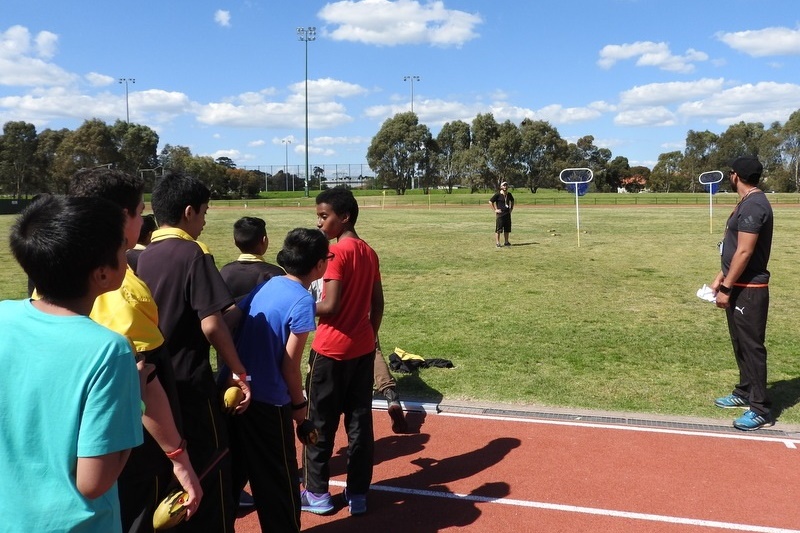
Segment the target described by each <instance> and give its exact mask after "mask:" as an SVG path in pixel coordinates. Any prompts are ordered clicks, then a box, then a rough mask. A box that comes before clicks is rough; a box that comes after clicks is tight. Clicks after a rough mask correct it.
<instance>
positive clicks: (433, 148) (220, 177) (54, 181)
mask: <svg viewBox="0 0 800 533" xmlns="http://www.w3.org/2000/svg"><path fill="white" fill-rule="evenodd" d="M158 145H159V137H158V134H157V133H156V132H155V131H153V130H152V129H151V128H149V127H148V126H144V125H141V124H130V123H128V122H125V121H122V120H117V121H116V122H115V123H114V124H113V125H108V124H106V123H105V122H103V121H102V120H99V119H91V120H87V121H85V122H84V123H83V124H82V125H81V126H80V127H78V128H77V129H76V130H69V129H60V130H53V129H45V130H43V131H41V132H38V133H37V131H36V127H35V126H34V125H33V124H30V123H27V122H21V121H18V122H7V123H6V124H5V125H4V126H3V132H2V135H0V195H4V196H11V197H16V198H19V197H26V196H30V195H33V194H36V193H40V192H52V193H63V192H66V184H67V183H68V180H69V177H70V176H71V175H72V174H73V173H74V172H75V171H77V170H79V169H81V168H93V167H98V166H104V165H110V166H113V167H114V168H119V169H122V170H127V171H129V172H136V173H140V174H141V175H142V176H143V177H144V179H145V182H146V186H147V190H150V189H151V187H152V184H153V183H154V180H156V179H157V177H158V176H160V175H162V174H163V173H164V172H167V171H183V172H187V173H191V174H193V175H195V176H197V177H199V178H200V179H202V180H203V181H204V183H206V184H207V185H208V186H209V188H210V189H211V190H212V193H213V194H214V197H215V198H252V197H256V196H258V195H259V193H260V191H261V190H269V191H279V190H295V189H297V190H302V189H303V188H304V186H305V183H304V182H303V179H302V177H300V176H297V175H291V174H290V175H286V174H284V171H283V170H281V171H278V172H277V173H275V174H268V173H265V172H262V171H261V170H252V169H250V170H248V169H239V168H237V167H236V163H235V162H234V161H232V160H231V159H230V158H226V157H221V158H217V159H213V158H211V157H208V156H197V155H193V154H192V153H191V150H190V149H189V148H188V147H185V146H178V145H170V144H166V145H165V146H164V148H163V149H162V150H161V152H158ZM740 155H756V156H758V158H759V159H760V160H761V161H762V162H763V163H764V178H765V186H766V187H767V188H768V189H770V190H775V191H777V192H797V191H800V176H799V175H798V163H799V162H800V110H797V111H795V112H794V113H792V114H791V116H790V117H789V118H788V119H787V121H786V122H785V123H784V124H783V125H781V124H780V123H779V122H774V123H772V124H770V125H769V126H768V127H766V126H765V125H764V124H761V123H758V122H748V123H746V122H739V123H737V124H732V125H731V126H729V127H728V128H727V129H726V130H725V131H724V132H723V133H721V134H717V133H713V132H711V131H708V130H705V131H693V130H689V132H688V133H687V134H686V148H685V149H684V150H683V151H671V152H666V153H662V154H660V155H659V156H658V162H657V163H656V164H655V166H654V167H653V169H652V170H651V169H649V168H648V167H645V166H633V167H632V166H630V164H629V162H628V159H627V158H626V157H623V156H616V157H613V155H612V152H611V150H609V149H608V148H599V147H597V146H596V145H595V144H594V137H593V136H592V135H586V136H584V137H581V138H580V139H578V140H577V141H576V142H574V143H572V142H567V141H566V140H565V139H563V138H562V137H561V135H560V134H559V132H558V130H557V129H556V128H555V127H553V126H552V125H551V124H550V123H548V122H546V121H543V120H531V119H524V120H523V121H522V122H520V123H519V124H515V123H513V122H511V121H510V120H506V121H505V122H502V123H499V122H497V121H496V120H495V118H494V116H493V115H492V114H491V113H487V114H479V115H478V116H476V117H475V119H473V121H472V123H471V124H468V123H466V122H464V121H460V120H457V121H453V122H448V123H446V124H444V126H442V128H441V130H440V131H439V134H438V135H437V136H436V137H433V135H432V134H431V131H430V129H429V128H428V126H426V125H425V124H421V123H420V122H419V119H418V117H417V115H416V114H414V113H413V112H409V113H399V114H397V115H395V116H394V117H391V118H389V119H387V120H386V121H385V122H384V123H383V125H382V126H381V128H380V130H379V131H378V132H377V134H376V135H375V136H374V137H373V139H372V142H371V143H370V146H369V148H368V150H367V163H368V164H369V166H370V167H371V169H372V170H373V171H374V172H375V173H376V176H375V179H374V180H367V181H368V182H369V183H368V186H370V187H378V188H388V189H393V190H395V191H396V192H397V194H404V193H405V191H406V190H407V189H409V188H416V189H425V190H428V189H430V188H438V187H443V188H445V189H447V190H448V191H452V189H453V188H454V187H469V188H470V189H471V190H473V191H476V190H481V189H493V188H495V187H496V186H497V184H498V183H499V182H500V181H502V180H506V181H508V182H509V183H511V184H512V185H513V186H515V187H526V188H529V189H530V190H531V191H532V192H534V193H535V192H536V191H537V189H539V188H540V187H545V188H559V187H561V183H560V182H559V181H558V173H559V171H560V170H561V169H564V168H575V167H582V168H590V169H592V171H593V173H594V181H593V182H592V184H591V187H592V189H591V190H596V191H600V192H613V191H616V190H618V189H619V188H625V189H626V190H629V191H631V192H635V191H638V190H641V189H643V188H648V189H649V190H651V191H654V192H681V191H690V192H694V191H695V190H696V189H697V188H698V187H699V185H698V184H697V179H696V178H697V176H698V175H699V174H700V173H702V172H705V171H708V170H727V166H728V164H729V162H730V161H731V160H732V159H733V158H735V157H738V156H740ZM612 157H613V159H612ZM325 182H326V179H325V172H324V169H321V168H319V167H315V168H314V169H313V172H312V173H311V176H310V179H309V184H308V185H309V188H310V189H312V190H313V189H317V188H321V187H325ZM320 186H321V187H320Z"/></svg>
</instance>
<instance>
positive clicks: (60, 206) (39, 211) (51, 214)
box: [9, 195, 125, 301]
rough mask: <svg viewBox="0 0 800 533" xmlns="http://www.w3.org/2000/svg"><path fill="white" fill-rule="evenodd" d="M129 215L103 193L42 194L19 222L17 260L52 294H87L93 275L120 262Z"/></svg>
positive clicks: (14, 236) (55, 297)
mask: <svg viewBox="0 0 800 533" xmlns="http://www.w3.org/2000/svg"><path fill="white" fill-rule="evenodd" d="M124 231H125V215H124V214H123V213H122V210H121V209H120V208H119V206H118V205H117V204H115V203H113V202H110V201H108V200H106V199H104V198H100V197H97V196H88V197H72V196H51V195H42V197H41V198H39V199H38V200H36V201H35V202H33V203H32V204H30V205H29V206H28V207H27V208H26V209H25V210H24V211H23V212H22V213H21V214H20V215H19V217H17V220H16V221H15V222H14V225H13V226H12V228H11V236H10V238H9V243H10V246H11V252H12V253H13V254H14V257H15V258H16V260H17V262H18V263H19V264H20V266H21V267H22V269H23V270H24V271H25V273H26V274H27V275H28V277H29V278H30V279H31V281H33V284H34V285H35V287H36V290H37V292H38V293H39V294H40V295H41V296H42V297H43V298H46V299H48V300H52V301H65V300H74V299H77V298H82V297H84V296H86V295H87V293H88V291H89V275H90V274H91V273H92V271H94V270H95V269H97V268H99V267H103V266H109V267H111V268H117V267H119V261H118V258H119V256H118V254H119V249H120V247H121V246H122V243H123V241H124V240H125V234H124Z"/></svg>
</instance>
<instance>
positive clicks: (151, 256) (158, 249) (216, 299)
mask: <svg viewBox="0 0 800 533" xmlns="http://www.w3.org/2000/svg"><path fill="white" fill-rule="evenodd" d="M173 231H174V230H173ZM159 233H160V232H159V231H157V232H156V233H154V234H153V242H151V243H150V244H149V245H148V246H147V248H146V249H145V250H144V251H143V252H142V254H141V255H140V256H139V262H138V268H137V272H138V275H139V277H140V278H141V279H142V280H144V282H145V283H147V285H148V286H149V287H150V291H151V292H152V293H153V298H154V299H155V301H156V304H157V305H158V317H159V319H158V321H159V326H160V328H161V331H162V333H163V334H164V338H165V341H166V345H167V347H168V349H169V351H170V355H171V357H172V361H173V366H174V368H175V379H176V381H177V382H178V384H179V385H180V383H181V382H184V383H186V382H188V383H189V384H191V385H192V386H193V388H196V390H202V391H205V392H206V393H207V394H212V395H215V394H216V392H215V387H214V376H213V372H212V369H211V364H210V361H209V347H210V345H209V343H208V340H207V339H206V336H205V335H204V334H203V331H202V329H201V328H200V321H201V320H202V319H204V318H206V317H208V316H210V315H212V314H214V313H216V312H217V311H222V310H224V309H226V308H228V307H229V306H231V305H233V303H234V301H233V297H232V296H231V293H230V291H229V290H228V287H227V285H225V282H224V281H223V280H222V277H221V276H220V274H219V271H218V270H217V267H216V265H215V264H214V257H213V256H212V255H211V254H210V253H206V252H205V250H204V248H203V247H201V245H200V244H199V243H197V242H196V241H193V240H187V239H184V238H179V237H176V236H171V235H168V236H166V238H161V239H158V238H157V236H158V234H159Z"/></svg>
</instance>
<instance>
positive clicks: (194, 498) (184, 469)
mask: <svg viewBox="0 0 800 533" xmlns="http://www.w3.org/2000/svg"><path fill="white" fill-rule="evenodd" d="M171 461H172V473H173V474H174V475H175V479H177V480H178V483H180V484H181V487H183V490H185V491H186V493H187V494H188V495H189V499H188V500H187V501H186V520H189V519H190V518H191V517H192V515H194V513H196V512H197V508H198V507H199V506H200V500H202V499H203V487H202V486H201V485H200V481H199V480H198V479H197V474H196V473H195V471H194V468H192V463H190V462H189V454H188V453H187V452H183V453H182V454H180V455H179V456H178V457H176V458H175V459H172V460H171Z"/></svg>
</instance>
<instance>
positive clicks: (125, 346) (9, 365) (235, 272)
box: [0, 168, 405, 533]
mask: <svg viewBox="0 0 800 533" xmlns="http://www.w3.org/2000/svg"><path fill="white" fill-rule="evenodd" d="M143 192H144V184H143V181H142V180H141V178H139V177H138V176H135V175H132V174H128V173H125V172H122V171H117V170H111V169H106V168H102V169H91V170H83V171H79V172H78V173H76V174H75V175H74V176H73V177H72V179H71V181H70V184H69V195H68V196H52V195H43V196H42V197H40V198H38V199H37V200H35V201H34V202H33V203H32V204H31V205H30V206H29V207H27V208H26V209H25V210H24V211H23V213H22V214H21V215H20V216H19V217H18V218H17V220H16V222H15V224H14V225H13V227H12V229H11V235H10V245H11V250H12V253H13V254H14V257H15V258H16V260H17V261H18V262H19V263H20V265H21V266H22V268H23V270H24V271H25V272H26V274H27V275H28V277H29V281H30V284H29V285H32V286H33V287H35V291H34V294H33V295H32V297H31V298H28V299H24V300H20V301H3V302H0V324H3V335H1V336H0V365H2V367H3V369H4V372H3V374H2V376H3V377H2V378H0V380H1V381H0V420H2V426H3V437H2V439H0V475H2V477H3V482H2V483H0V516H3V517H4V521H7V523H8V524H9V525H10V527H12V528H14V529H13V530H17V531H97V532H104V533H106V532H118V531H125V532H134V531H136V532H139V531H152V528H153V525H152V517H153V512H154V510H155V508H156V506H157V505H158V503H159V501H160V500H161V499H162V498H164V496H165V495H166V494H167V493H169V492H170V491H171V490H172V489H174V488H176V487H179V488H181V489H182V490H184V491H185V492H186V493H187V497H186V500H185V502H184V504H185V507H186V519H185V520H184V521H183V522H181V523H180V524H179V525H178V526H176V527H175V531H208V532H214V533H220V532H226V531H233V530H234V522H235V519H236V508H237V505H238V501H239V495H240V494H241V491H242V490H243V489H244V488H245V485H246V484H247V483H248V481H249V483H250V490H251V492H252V496H253V500H254V505H255V507H256V511H257V514H258V518H259V521H260V523H261V526H262V529H264V530H271V531H272V530H274V531H299V530H300V512H301V510H302V511H308V512H313V513H319V514H324V513H328V512H331V511H333V510H334V509H335V505H334V503H333V499H332V497H331V494H330V491H329V477H330V470H329V466H328V463H329V460H330V458H331V456H332V453H333V444H334V438H335V434H336V430H337V428H338V425H339V422H340V418H341V417H342V415H343V416H344V424H345V429H346V432H347V437H348V462H347V484H346V489H345V491H344V493H343V496H344V502H343V503H344V504H346V505H347V506H348V507H349V510H350V513H351V514H353V515H357V514H363V513H365V512H366V509H367V508H366V496H367V491H368V488H369V485H370V482H371V478H372V464H373V447H374V437H373V426H372V412H371V410H372V390H373V382H376V380H377V377H378V376H379V375H380V376H382V377H381V382H380V385H379V387H378V389H379V390H380V391H381V392H382V393H383V394H384V395H385V397H386V399H387V402H388V407H389V409H388V411H389V414H390V416H391V417H392V420H393V429H394V430H395V431H396V432H402V431H404V430H405V426H404V425H405V419H404V417H403V413H402V407H401V406H400V403H399V398H398V397H397V394H396V391H395V387H394V386H395V383H394V382H393V380H392V379H391V377H390V376H389V378H388V379H387V378H386V375H387V374H388V370H384V369H385V367H386V364H385V361H383V357H382V356H381V355H380V352H378V355H379V357H377V358H376V348H377V339H378V331H379V328H380V325H381V320H382V317H383V308H384V300H383V290H382V285H381V275H380V267H379V260H378V256H377V254H376V253H375V252H374V250H373V249H372V248H371V247H370V246H369V245H367V244H366V242H364V241H363V240H361V239H360V238H359V237H358V235H357V233H356V231H355V224H356V221H357V219H358V204H357V202H356V200H355V198H354V197H353V195H352V193H351V192H350V191H348V190H346V189H340V188H337V189H330V190H326V191H323V192H321V193H320V194H319V195H318V196H317V199H316V210H317V228H316V229H308V228H297V229H294V230H292V231H290V232H289V233H288V234H287V236H286V238H285V240H284V242H283V246H282V249H281V250H280V251H279V252H278V254H277V262H278V264H279V265H280V267H277V266H275V265H269V264H268V263H266V262H265V261H264V260H263V255H264V253H265V252H266V249H267V246H268V240H267V236H266V228H265V224H264V222H263V220H261V219H257V218H254V217H245V218H243V219H241V220H240V221H238V222H237V223H236V225H235V227H234V240H235V242H236V244H237V246H238V247H239V248H240V250H241V252H242V255H241V256H240V257H239V258H238V260H237V261H235V262H233V263H231V264H229V265H226V266H225V267H224V268H223V269H222V273H221V271H220V270H218V269H217V267H216V265H215V262H214V258H213V256H212V255H211V254H210V252H209V250H208V248H207V247H206V246H205V245H204V244H203V243H201V242H200V241H198V240H197V239H198V237H199V236H200V234H201V232H202V230H203V227H204V225H205V219H206V212H207V210H208V206H209V201H210V191H209V189H208V188H207V187H206V186H205V185H203V184H202V182H200V181H199V180H197V179H195V178H193V177H191V176H187V175H183V174H179V173H176V174H170V175H166V176H164V177H163V178H161V179H160V180H159V181H158V182H157V183H156V185H155V187H154V190H153V194H152V210H153V215H154V218H155V220H156V221H157V222H158V227H157V228H156V227H155V223H154V221H149V223H150V224H152V226H147V225H146V223H145V220H146V219H143V217H142V212H143V210H144V202H143ZM331 240H335V242H333V243H330V242H329V241H331ZM134 243H138V244H137V246H135V247H134V246H133V244H134ZM132 267H134V268H132ZM318 280H322V281H321V286H322V290H321V295H315V296H316V298H318V300H317V299H316V298H315V296H312V294H311V293H310V292H309V287H310V286H311V285H312V283H315V282H317V283H319V281H318ZM317 320H318V323H317ZM314 331H316V333H315V335H314V341H313V343H312V345H311V350H310V354H309V361H308V362H309V366H308V368H307V372H306V377H305V382H304V381H303V377H302V370H301V360H302V357H303V353H304V350H305V347H306V343H307V339H308V337H309V334H311V332H314ZM211 346H213V347H214V348H215V351H216V353H217V356H218V364H219V369H218V372H216V373H215V372H214V371H213V368H212V365H211V362H210V360H209V356H210V347H211ZM381 367H383V368H381ZM229 387H238V388H240V389H241V392H242V394H241V397H242V398H243V399H242V400H241V402H240V403H239V404H238V405H237V406H235V408H234V409H233V413H230V414H229V413H226V412H224V411H223V409H222V402H221V399H220V398H221V391H223V390H225V389H227V388H229ZM309 425H311V427H313V429H314V430H315V431H314V435H316V438H314V439H311V438H308V437H307V436H306V433H307V431H306V432H305V433H302V432H301V431H299V430H300V429H301V428H304V429H305V428H307V427H308V426H309ZM295 434H296V435H297V438H298V439H301V442H302V444H303V446H304V447H303V454H302V456H303V465H302V466H303V468H302V485H303V486H304V488H305V490H303V491H302V492H301V490H300V480H299V479H298V468H297V460H296V457H297V449H296V444H295ZM0 529H2V528H0Z"/></svg>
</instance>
